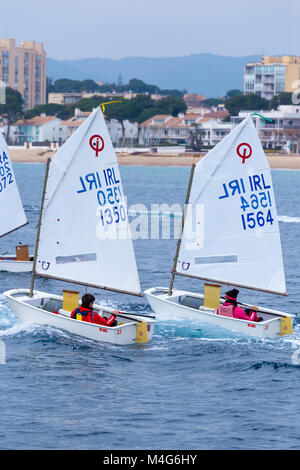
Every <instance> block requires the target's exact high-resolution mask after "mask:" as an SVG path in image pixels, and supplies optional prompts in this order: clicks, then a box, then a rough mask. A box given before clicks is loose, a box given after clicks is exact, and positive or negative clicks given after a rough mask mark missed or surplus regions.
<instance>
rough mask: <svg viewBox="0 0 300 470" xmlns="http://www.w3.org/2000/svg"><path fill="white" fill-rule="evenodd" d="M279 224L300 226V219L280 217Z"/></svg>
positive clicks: (287, 216) (286, 216)
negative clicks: (299, 224)
mask: <svg viewBox="0 0 300 470" xmlns="http://www.w3.org/2000/svg"><path fill="white" fill-rule="evenodd" d="M278 220H279V222H285V223H288V224H292V223H294V224H298V223H299V222H300V217H290V216H289V215H279V216H278Z"/></svg>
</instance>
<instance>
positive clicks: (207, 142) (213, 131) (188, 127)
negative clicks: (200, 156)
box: [139, 111, 232, 147]
mask: <svg viewBox="0 0 300 470" xmlns="http://www.w3.org/2000/svg"><path fill="white" fill-rule="evenodd" d="M227 115H228V113H227V111H217V112H210V113H205V114H204V115H203V114H202V113H201V114H200V113H192V112H188V113H186V114H179V115H178V116H177V117H173V116H170V115H156V116H153V117H152V118H150V119H147V121H144V122H142V123H141V124H140V126H139V129H140V131H139V144H140V145H141V146H144V147H151V146H157V145H161V144H169V145H180V144H182V145H188V143H189V134H190V132H191V131H192V130H193V127H194V126H193V125H195V124H199V125H200V126H201V128H202V131H203V136H202V141H203V146H206V147H208V146H209V147H210V146H214V145H215V144H217V143H218V142H219V141H220V140H222V139H223V138H224V137H225V135H227V134H228V133H229V132H230V131H231V129H232V123H231V122H223V121H222V119H224V117H226V116H227Z"/></svg>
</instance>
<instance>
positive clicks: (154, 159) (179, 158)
mask: <svg viewBox="0 0 300 470" xmlns="http://www.w3.org/2000/svg"><path fill="white" fill-rule="evenodd" d="M9 154H10V158H11V161H12V162H13V163H46V162H47V159H48V158H52V157H53V156H54V155H55V152H49V151H45V150H41V149H26V150H24V149H20V150H19V149H9ZM266 155H267V160H268V162H269V165H270V168H271V169H274V170H275V169H286V170H300V155H299V154H295V155H291V156H290V155H276V154H266ZM203 156H204V154H203V155H202V157H203ZM117 159H118V163H119V165H120V166H167V167H190V166H191V164H192V162H193V159H194V157H193V155H191V154H165V155H163V154H157V153H153V154H149V153H147V154H144V153H134V154H130V153H117ZM200 159H201V157H200Z"/></svg>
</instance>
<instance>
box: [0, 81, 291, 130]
mask: <svg viewBox="0 0 300 470" xmlns="http://www.w3.org/2000/svg"><path fill="white" fill-rule="evenodd" d="M63 80H65V79H63ZM134 80H135V79H133V80H130V82H129V83H132V82H133V81H134ZM56 82H60V81H59V80H57V81H56ZM56 82H55V83H56ZM72 82H74V81H72ZM86 82H90V81H89V80H85V81H83V82H80V83H81V84H82V83H86ZM138 82H142V81H141V80H138ZM60 83H61V82H60ZM142 83H144V82H142ZM119 86H120V87H121V85H119ZM151 86H152V85H151ZM143 93H144V92H142V93H141V94H139V95H137V96H136V97H134V98H132V99H124V98H123V97H122V96H119V97H118V95H117V94H115V95H114V98H113V100H114V101H119V100H120V101H122V102H121V103H115V104H112V105H109V106H106V109H105V116H106V118H107V119H115V120H117V121H119V122H120V123H121V126H122V129H123V132H124V127H123V121H124V120H129V121H130V122H137V123H139V124H140V123H141V122H143V121H146V120H147V119H149V118H151V117H152V116H154V115H156V114H167V115H172V116H177V115H178V114H179V113H185V112H186V110H187V106H186V103H185V102H184V100H183V97H182V96H181V97H180V96H176V95H175V94H174V95H173V94H170V95H169V96H166V97H162V98H161V99H158V100H154V99H152V98H151V96H150V94H149V93H148V92H145V93H144V94H143ZM107 101H109V100H108V98H105V97H101V96H97V95H94V96H92V97H91V98H88V99H82V100H80V101H78V102H77V103H76V104H73V105H60V104H55V103H50V104H44V105H38V106H36V107H35V108H33V109H30V110H28V111H27V112H25V111H24V108H23V99H22V96H21V94H20V93H19V92H18V91H16V90H14V89H12V88H10V87H7V88H6V103H5V104H0V117H2V119H5V121H6V123H7V124H8V130H7V136H8V135H9V128H10V126H11V125H12V124H13V123H14V122H15V121H17V120H18V119H21V118H25V119H30V118H33V117H34V116H40V115H41V114H45V115H47V116H50V115H51V116H56V117H58V118H59V119H62V120H67V119H69V118H71V117H72V116H74V113H75V108H79V109H80V110H81V111H92V110H93V109H94V108H96V107H98V106H99V105H100V104H101V103H104V102H107ZM220 103H223V104H224V106H225V108H226V109H227V110H228V112H229V116H228V118H227V119H228V120H229V119H230V116H236V115H238V113H239V111H241V110H271V109H277V108H278V106H279V105H281V104H291V103H292V93H286V92H284V93H281V94H279V95H277V96H274V98H272V99H271V100H266V99H264V98H261V97H260V96H259V95H256V94H252V95H251V94H249V95H244V94H243V93H242V92H241V91H240V90H229V91H228V92H227V93H226V95H225V97H222V98H209V99H207V100H205V101H203V102H202V105H203V106H207V107H212V106H214V105H218V104H220Z"/></svg>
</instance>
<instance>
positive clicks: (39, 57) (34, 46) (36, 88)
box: [0, 39, 46, 111]
mask: <svg viewBox="0 0 300 470" xmlns="http://www.w3.org/2000/svg"><path fill="white" fill-rule="evenodd" d="M0 81H1V82H3V83H4V84H5V86H9V87H11V88H14V89H15V90H17V91H19V92H20V93H21V95H22V97H23V100H24V108H25V111H27V110H28V109H31V108H34V107H35V106H37V105H39V104H45V103H46V52H45V50H44V47H43V44H42V43H38V42H34V41H22V42H21V44H20V47H16V41H15V39H0Z"/></svg>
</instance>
